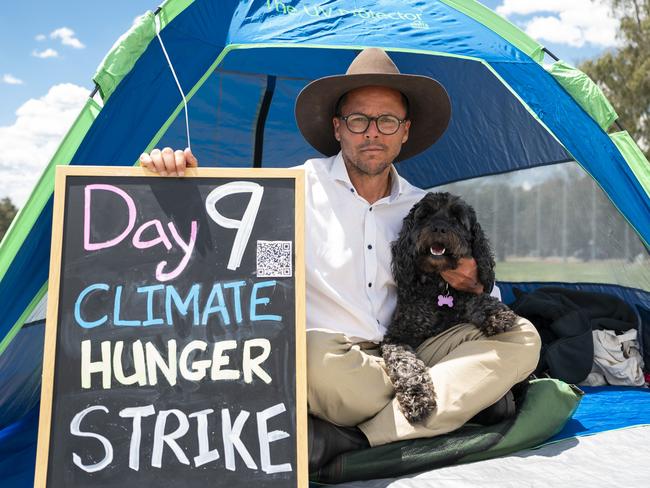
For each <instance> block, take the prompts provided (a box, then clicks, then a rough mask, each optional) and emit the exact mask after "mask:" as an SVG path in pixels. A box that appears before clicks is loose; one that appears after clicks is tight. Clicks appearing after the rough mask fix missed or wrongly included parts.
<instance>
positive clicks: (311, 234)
mask: <svg viewBox="0 0 650 488" xmlns="http://www.w3.org/2000/svg"><path fill="white" fill-rule="evenodd" d="M303 167H304V169H305V186H306V189H305V196H306V198H305V229H306V230H305V233H306V235H305V247H306V249H305V264H306V278H307V329H315V328H319V329H330V330H335V331H339V332H343V333H344V334H346V335H347V336H348V337H350V338H351V339H353V340H359V341H376V342H378V341H381V339H382V338H383V336H384V333H385V331H386V327H387V326H388V324H389V323H390V319H391V316H392V314H393V310H394V309H395V304H396V301H397V296H396V287H395V282H394V281H393V276H392V273H391V270H390V263H391V250H390V246H391V242H392V241H394V240H395V239H397V236H398V234H399V231H400V229H401V228H402V220H403V219H404V217H405V216H406V215H407V214H408V212H409V210H410V209H411V207H412V206H413V204H415V203H416V202H417V201H419V200H420V199H421V198H422V197H423V196H424V194H425V192H424V191H423V190H421V189H419V188H416V187H414V186H412V185H411V184H409V183H408V182H407V181H406V180H405V179H403V178H402V177H401V176H399V175H398V174H397V171H395V168H393V167H391V176H392V177H391V181H392V187H391V192H390V195H389V196H387V197H384V198H382V199H381V200H378V201H377V202H375V203H373V204H372V205H370V204H369V203H368V202H367V201H366V200H364V199H363V198H362V197H360V196H359V195H358V194H357V192H356V190H355V189H354V187H353V186H352V183H351V182H350V177H349V176H348V172H347V169H346V167H345V163H344V161H343V157H342V156H341V153H339V154H338V155H336V156H333V157H331V158H326V159H310V160H308V161H307V162H305V164H304V165H303Z"/></svg>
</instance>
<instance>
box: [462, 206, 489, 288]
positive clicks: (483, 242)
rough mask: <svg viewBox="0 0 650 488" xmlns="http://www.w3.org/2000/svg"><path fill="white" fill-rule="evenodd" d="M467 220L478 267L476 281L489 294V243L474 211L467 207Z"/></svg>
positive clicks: (473, 254)
mask: <svg viewBox="0 0 650 488" xmlns="http://www.w3.org/2000/svg"><path fill="white" fill-rule="evenodd" d="M468 218H469V221H470V225H471V233H472V256H473V257H474V260H475V261H476V265H477V267H478V279H479V281H480V282H481V283H482V284H483V287H484V288H485V291H486V292H488V293H489V292H490V291H491V290H492V288H493V287H494V280H495V276H494V266H495V262H494V256H493V255H492V249H491V248H490V243H489V241H488V239H487V236H486V235H485V232H483V229H482V228H481V224H479V223H478V219H477V218H476V213H475V212H474V209H472V208H471V207H468Z"/></svg>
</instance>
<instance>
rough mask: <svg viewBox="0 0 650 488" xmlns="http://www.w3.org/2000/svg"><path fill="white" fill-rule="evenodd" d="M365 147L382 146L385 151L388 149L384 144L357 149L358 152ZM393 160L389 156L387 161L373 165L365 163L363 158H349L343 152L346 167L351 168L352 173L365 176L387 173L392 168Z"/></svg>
mask: <svg viewBox="0 0 650 488" xmlns="http://www.w3.org/2000/svg"><path fill="white" fill-rule="evenodd" d="M364 146H381V147H382V148H383V149H386V146H385V145H384V144H378V143H373V144H366V145H362V146H359V147H357V148H356V149H357V152H359V151H361V149H363V147H364ZM393 159H394V158H390V156H388V155H387V159H385V160H384V161H381V162H374V163H371V162H367V161H364V160H363V159H361V157H348V156H347V155H346V154H345V152H343V160H344V161H345V163H346V166H348V168H350V169H351V170H352V171H355V172H357V173H360V174H362V175H365V176H377V175H380V174H382V173H383V172H384V171H386V169H387V168H389V167H390V165H391V164H392V162H393Z"/></svg>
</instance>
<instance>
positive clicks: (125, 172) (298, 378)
mask: <svg viewBox="0 0 650 488" xmlns="http://www.w3.org/2000/svg"><path fill="white" fill-rule="evenodd" d="M76 176H98V177H106V176H110V177H113V176H122V177H148V178H166V177H160V176H158V175H156V174H154V173H152V172H150V171H148V170H146V169H144V168H141V167H99V166H59V167H57V169H56V179H55V192H54V210H53V225H52V243H51V255H50V270H49V290H48V304H47V318H46V329H45V344H44V357H43V373H42V390H41V406H40V419H39V429H38V446H37V453H36V470H35V482H34V486H35V487H39V488H45V487H46V486H47V474H48V464H49V461H50V453H49V447H50V443H51V433H52V432H51V429H52V423H51V422H52V408H53V394H54V386H55V385H54V374H55V366H56V365H55V358H56V341H57V327H58V321H59V293H60V285H61V284H60V278H61V273H62V265H63V263H62V253H63V229H64V210H65V209H64V205H65V201H66V195H65V193H66V181H67V178H69V177H76ZM215 177H216V178H235V179H237V178H241V179H255V178H261V179H266V178H287V179H294V180H295V223H294V225H295V227H294V229H295V235H294V242H295V249H294V252H295V268H294V280H295V281H294V283H295V297H294V300H295V341H296V350H295V359H296V364H295V387H296V398H295V402H296V403H295V407H296V439H295V441H296V469H295V474H296V479H297V485H296V486H297V487H299V488H302V487H304V486H307V485H308V467H307V464H308V461H307V372H306V368H307V362H306V330H305V265H304V172H303V171H302V170H300V169H266V168H265V169H234V168H188V169H187V170H186V171H185V176H184V177H183V178H215Z"/></svg>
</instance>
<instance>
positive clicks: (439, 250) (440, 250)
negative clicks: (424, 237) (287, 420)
mask: <svg viewBox="0 0 650 488" xmlns="http://www.w3.org/2000/svg"><path fill="white" fill-rule="evenodd" d="M429 250H430V252H431V255H432V256H443V255H444V254H445V251H446V249H445V246H443V245H442V244H433V245H432V246H431V247H430V248H429Z"/></svg>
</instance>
